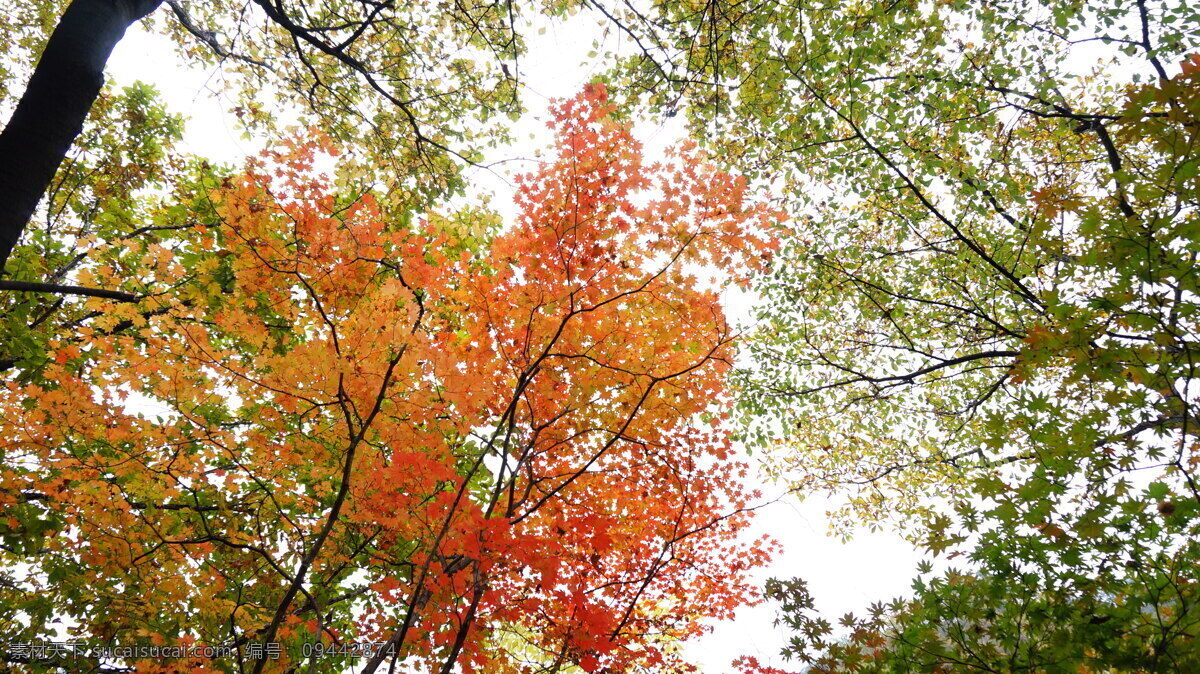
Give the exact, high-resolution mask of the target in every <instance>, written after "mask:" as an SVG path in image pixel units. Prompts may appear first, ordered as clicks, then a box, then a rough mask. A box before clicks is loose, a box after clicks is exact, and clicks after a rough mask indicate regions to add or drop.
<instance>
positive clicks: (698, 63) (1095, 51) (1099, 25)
mask: <svg viewBox="0 0 1200 674" xmlns="http://www.w3.org/2000/svg"><path fill="white" fill-rule="evenodd" d="M643 18H645V19H646V21H647V22H649V23H650V24H652V25H656V26H659V27H660V28H663V29H664V32H663V33H662V38H663V40H664V42H663V43H662V45H661V46H655V47H648V48H647V49H646V50H645V52H644V53H643V54H642V55H641V56H640V57H639V58H638V59H637V60H635V62H633V63H631V68H630V70H629V74H627V75H626V77H625V81H627V82H629V83H630V84H631V85H640V86H641V88H642V89H644V90H648V91H650V92H651V94H650V98H649V99H648V100H649V102H650V103H651V104H652V105H656V106H660V107H674V106H678V105H684V104H689V103H690V107H689V108H688V110H689V113H690V115H691V119H692V122H693V126H694V128H695V129H696V132H697V133H707V135H706V137H707V138H708V139H709V140H710V142H711V143H712V144H713V145H714V146H717V147H720V148H722V149H723V150H724V153H725V155H724V156H725V158H726V160H727V161H729V162H730V163H731V164H734V165H738V166H740V167H743V168H744V169H746V170H748V171H751V172H752V173H754V174H755V175H759V176H762V177H763V178H764V179H769V180H771V181H772V184H773V186H775V187H776V188H778V189H781V190H782V191H783V192H784V193H786V194H788V195H790V197H791V200H792V204H793V206H792V209H793V210H794V212H795V213H796V216H797V217H796V219H795V220H794V222H795V227H794V230H793V233H792V234H791V236H790V237H789V238H788V239H787V240H786V241H785V243H784V247H783V249H782V251H781V254H780V256H779V257H778V258H777V265H776V267H775V270H774V272H773V273H772V275H771V276H770V277H769V279H767V280H766V281H765V282H764V283H762V284H761V285H760V286H759V290H760V292H761V293H762V295H763V297H764V304H763V305H762V308H761V309H760V311H759V313H758V318H759V319H760V321H761V328H762V331H761V333H760V334H759V335H758V337H757V338H756V339H755V340H754V342H753V345H752V349H753V350H754V352H755V354H756V358H755V363H754V365H753V366H752V367H750V368H748V370H747V372H746V374H745V376H744V378H743V382H744V396H743V399H742V411H743V419H744V421H745V424H746V430H745V437H746V440H747V441H748V442H749V443H750V444H751V446H754V447H757V448H759V449H763V450H765V451H766V453H767V456H768V461H769V462H770V463H771V464H772V465H773V466H774V467H775V470H776V471H777V473H778V474H779V475H780V477H781V479H783V480H786V481H788V482H789V483H790V484H792V485H793V486H794V488H795V489H796V490H797V491H798V492H800V493H812V492H820V491H825V492H830V493H833V494H836V495H839V496H841V497H843V501H842V503H843V507H842V508H841V510H840V511H839V513H837V514H836V516H837V518H836V519H835V522H836V523H837V525H838V526H839V527H840V528H841V529H842V530H843V531H848V530H849V528H850V527H851V526H853V525H854V524H856V523H860V522H866V523H869V524H871V525H873V526H889V527H890V526H895V527H900V528H901V529H903V530H905V531H907V532H908V535H909V536H911V537H912V539H913V540H914V541H916V542H918V543H919V544H921V545H922V546H924V547H925V548H926V549H928V550H929V551H930V552H932V553H934V554H938V553H942V554H947V555H949V556H950V557H951V558H954V559H956V560H957V561H958V562H959V563H960V564H961V567H960V568H957V570H953V569H954V567H950V568H951V569H952V570H949V571H946V570H945V569H943V570H941V571H939V572H938V573H933V572H932V571H931V570H930V571H928V573H927V575H926V577H924V578H923V579H921V580H919V581H918V583H917V585H915V586H914V592H915V597H914V599H912V600H911V601H908V602H905V601H901V602H897V603H894V604H890V605H880V606H879V607H877V608H876V609H875V610H874V611H872V612H871V613H870V615H869V616H867V617H866V618H862V619H850V620H848V622H846V623H845V626H846V628H847V629H848V630H849V631H848V632H842V633H840V634H839V635H837V636H836V638H835V637H834V636H831V635H834V634H835V633H834V632H833V630H832V628H831V626H830V624H829V623H828V622H827V621H826V620H825V619H824V618H822V617H820V616H818V615H816V614H815V613H814V612H813V610H812V600H811V596H810V594H809V591H808V589H807V587H806V586H805V585H804V584H803V582H800V581H779V582H777V583H776V584H774V585H772V586H771V590H770V592H771V594H772V595H773V596H775V597H776V598H777V599H778V600H779V601H780V602H782V606H783V621H784V622H785V623H787V624H789V625H790V626H791V627H792V628H794V629H795V630H796V633H797V636H796V639H795V641H794V642H793V645H792V646H791V647H790V648H789V653H790V654H791V655H794V656H798V657H799V658H801V659H802V660H804V661H806V662H808V663H810V664H814V665H815V666H816V669H817V670H819V671H832V670H838V671H841V670H846V671H858V670H872V671H876V670H877V671H910V670H918V671H928V670H934V669H938V668H949V669H953V670H958V669H962V670H964V671H965V670H972V669H982V670H984V671H1012V670H1022V671H1052V670H1059V669H1071V670H1072V671H1074V670H1075V669H1076V668H1082V669H1081V671H1082V670H1087V671H1097V670H1103V671H1107V668H1109V667H1115V668H1117V669H1119V670H1122V671H1190V670H1191V669H1194V668H1196V667H1197V658H1198V657H1200V654H1198V651H1197V646H1196V636H1197V631H1198V630H1200V617H1198V615H1197V610H1196V601H1197V599H1198V597H1197V596H1196V593H1195V587H1196V582H1197V578H1196V575H1195V571H1196V568H1197V555H1198V554H1200V549H1198V548H1197V546H1196V543H1195V541H1196V540H1197V534H1198V533H1200V532H1198V530H1197V526H1198V515H1200V512H1198V511H1197V503H1198V498H1200V492H1198V490H1197V475H1196V471H1197V465H1198V463H1200V449H1198V445H1197V437H1198V436H1200V425H1198V424H1197V422H1198V421H1200V419H1198V418H1197V416H1196V407H1195V403H1196V391H1197V388H1196V386H1197V384H1196V378H1195V377H1196V370H1195V363H1194V361H1195V355H1196V349H1197V342H1196V335H1197V333H1198V328H1200V325H1198V324H1197V317H1198V312H1197V310H1198V308H1200V307H1198V306H1197V302H1196V300H1197V297H1198V295H1197V292H1196V291H1197V288H1196V257H1197V253H1198V252H1200V229H1197V211H1196V207H1197V166H1198V164H1197V151H1196V145H1197V140H1198V138H1200V136H1198V134H1200V122H1198V119H1197V114H1198V113H1200V108H1198V107H1197V101H1198V98H1197V93H1198V89H1197V85H1198V84H1200V82H1198V81H1197V77H1198V73H1200V60H1197V59H1200V56H1197V55H1196V53H1195V50H1196V48H1197V46H1198V45H1197V41H1198V38H1200V13H1198V12H1197V11H1196V10H1195V8H1193V7H1190V6H1187V5H1183V4H1178V3H1149V2H1136V3H1132V4H1130V3H1088V4H1086V5H1083V4H1081V3H1056V2H1003V3H984V4H976V3H956V2H947V3H923V2H899V3H894V2H889V3H838V2H833V3H798V4H796V5H792V6H788V7H777V6H771V7H770V8H766V7H753V8H751V7H749V6H747V5H745V4H730V5H728V6H724V5H721V6H714V7H712V8H711V11H707V12H703V13H698V12H692V11H691V10H690V9H689V8H687V7H682V6H681V7H675V6H674V5H668V6H664V8H663V10H662V11H661V13H660V14H659V15H652V14H648V15H646V16H644V17H643ZM681 24H682V25H683V26H686V27H687V28H686V29H679V28H677V26H679V25H681ZM666 27H671V30H670V31H666V30H665V28H666ZM677 36H683V37H685V38H686V40H687V41H686V42H685V43H681V42H679V41H678V39H679V38H678V37H677ZM672 40H674V41H672ZM683 46H687V47H689V50H688V51H686V52H683V50H682V49H681V47H683ZM673 49H674V51H672V50H673ZM676 53H686V54H687V58H686V59H678V58H670V57H671V55H672V54H676ZM676 73H680V74H676ZM705 81H707V82H708V83H709V84H708V85H704V84H703V83H704V82H705ZM680 101H682V103H681V102H680Z"/></svg>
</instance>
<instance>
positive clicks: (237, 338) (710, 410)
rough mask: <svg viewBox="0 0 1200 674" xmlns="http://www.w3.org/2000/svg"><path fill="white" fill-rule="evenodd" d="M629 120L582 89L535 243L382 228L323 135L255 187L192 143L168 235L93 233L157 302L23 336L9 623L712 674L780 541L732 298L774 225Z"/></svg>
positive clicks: (92, 261)
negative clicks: (712, 638)
mask: <svg viewBox="0 0 1200 674" xmlns="http://www.w3.org/2000/svg"><path fill="white" fill-rule="evenodd" d="M131 96H132V98H133V99H134V100H127V101H125V103H126V104H128V105H132V106H134V107H135V108H136V107H137V106H139V105H141V106H142V107H141V108H137V109H139V110H141V112H142V113H146V114H140V115H134V117H135V118H136V119H137V120H138V122H139V123H145V122H146V121H147V120H149V119H156V120H157V123H158V124H159V125H160V126H161V125H162V124H167V125H170V123H171V122H170V121H169V119H168V118H166V117H164V116H162V115H159V114H156V113H154V110H155V109H154V108H153V106H152V105H151V106H150V107H149V108H147V107H145V106H146V105H149V104H148V103H146V101H145V100H142V99H137V96H136V92H134V93H133V94H131ZM612 111H613V108H612V106H611V105H609V104H608V103H607V102H606V91H605V89H604V87H603V86H602V85H593V86H590V87H589V88H588V89H587V90H586V91H585V93H583V94H581V95H579V96H577V97H576V98H574V99H571V100H568V101H565V102H561V103H559V104H557V106H556V107H555V108H554V117H555V120H556V121H555V125H556V130H557V133H558V138H559V141H558V146H557V150H556V154H555V155H554V156H553V158H552V159H551V160H550V161H548V162H546V163H545V164H544V165H543V166H541V167H540V168H538V169H537V170H535V171H534V172H533V173H532V174H530V175H526V176H524V177H522V178H521V179H520V181H519V183H520V189H519V198H518V201H519V206H520V209H521V215H520V217H519V218H518V220H517V222H515V223H511V224H510V225H509V226H507V227H501V226H500V225H499V223H498V222H496V219H495V218H494V216H489V215H488V214H486V213H481V212H477V211H471V210H467V211H463V212H460V213H456V214H450V215H439V214H433V213H427V214H426V215H423V216H421V217H414V216H411V215H410V216H409V217H407V218H396V219H388V218H385V217H384V215H385V210H384V208H383V206H381V204H380V202H379V201H378V200H376V199H375V198H374V197H373V195H372V194H371V193H369V192H367V191H363V190H357V189H353V187H354V186H355V182H354V180H353V179H352V175H353V171H351V173H350V174H349V175H348V174H347V173H345V171H344V168H343V167H342V166H341V165H338V164H332V165H333V166H334V167H333V168H328V169H321V168H318V167H320V166H329V165H331V162H333V160H332V159H331V157H332V156H334V155H336V154H337V150H336V145H335V144H333V143H332V142H331V141H329V140H328V139H327V138H326V137H325V136H322V135H319V134H318V135H315V136H313V137H309V138H300V137H296V138H293V139H291V140H289V141H287V142H285V143H283V144H282V145H281V146H279V147H277V148H276V149H274V150H270V151H268V152H266V153H264V155H263V156H261V157H260V158H258V159H257V160H255V161H253V162H252V163H251V166H250V167H249V168H248V169H247V170H246V171H245V172H243V173H240V174H235V175H224V174H222V173H221V172H220V171H218V170H217V169H213V168H212V167H209V166H208V165H207V164H204V163H202V162H191V163H189V162H184V161H182V160H180V161H175V160H172V159H171V158H170V157H171V151H170V148H169V147H164V148H163V152H162V155H161V156H160V157H159V158H158V159H159V161H158V162H157V163H158V164H161V165H163V166H164V168H163V169H162V174H161V175H159V173H158V172H157V171H156V170H148V174H150V175H148V176H145V178H146V180H147V181H149V183H150V184H154V181H155V180H157V179H160V178H162V175H167V174H170V176H172V177H171V179H170V181H169V184H170V185H172V186H173V187H174V190H175V191H174V192H173V193H166V194H161V193H160V194H159V195H158V196H157V197H156V198H155V199H145V198H143V199H140V200H136V203H137V204H138V207H139V208H141V209H143V212H142V213H141V217H143V218H144V219H145V220H147V221H149V222H155V223H161V224H160V225H158V226H157V227H155V228H154V230H153V231H150V232H143V233H141V234H139V235H138V236H137V237H130V238H127V239H117V240H112V241H104V240H97V239H95V237H94V236H92V237H91V238H89V237H88V235H87V234H83V235H81V236H80V237H79V240H78V241H67V242H66V243H65V244H63V245H64V246H75V247H76V248H78V249H79V250H80V251H81V254H82V255H83V257H84V259H83V260H82V261H81V262H79V263H78V264H77V265H76V266H75V267H74V268H73V271H72V278H73V280H75V281H76V282H78V283H81V284H83V285H84V286H88V287H93V286H94V287H101V288H108V289H112V292H113V293H117V294H124V295H127V296H123V297H117V298H112V297H109V298H105V297H91V298H87V299H83V300H78V301H73V302H71V303H70V304H77V305H81V307H82V308H80V309H71V307H65V308H64V309H63V310H76V311H80V312H84V313H83V316H82V317H81V318H80V319H78V323H77V324H76V325H75V326H74V329H73V330H72V331H70V332H65V331H63V330H61V329H50V328H47V326H46V324H45V323H41V324H39V323H38V321H33V322H32V323H33V327H31V326H30V322H29V321H28V320H27V318H28V316H27V315H26V314H25V313H23V312H22V311H19V310H18V311H10V312H7V313H5V315H4V318H3V323H4V329H5V330H6V331H7V333H6V334H7V335H9V337H8V339H9V340H13V341H17V342H21V343H24V344H26V345H27V348H26V350H25V352H23V353H21V354H18V355H17V356H16V357H14V358H11V359H10V360H11V361H12V362H11V363H10V365H9V372H10V374H11V375H12V376H11V377H10V378H9V380H8V381H7V382H6V385H5V387H4V388H3V390H2V391H0V420H2V421H0V429H2V430H0V443H2V444H0V451H2V452H3V456H4V465H3V468H2V469H0V500H2V501H3V502H4V504H5V519H4V521H3V522H0V538H2V540H3V546H2V548H0V559H3V581H4V582H3V583H0V625H3V627H4V630H5V632H6V634H7V635H8V638H9V639H10V640H11V641H13V642H19V641H35V640H39V639H43V640H44V639H51V638H53V637H55V636H58V637H59V638H60V639H61V638H62V637H64V636H65V637H66V638H68V639H70V640H74V641H76V642H77V644H79V645H80V646H86V647H89V648H95V647H102V646H105V645H113V644H119V645H122V646H136V645H143V646H147V647H148V646H152V645H163V646H211V647H227V648H230V649H232V651H233V654H232V655H229V656H224V657H213V658H201V657H195V658H192V659H183V660H170V661H164V660H161V659H154V658H146V659H139V658H137V657H129V658H126V659H125V663H126V664H127V665H129V666H132V667H136V668H137V669H138V671H181V670H187V671H198V670H200V669H201V668H207V669H214V670H219V671H255V672H258V671H266V670H270V671H293V670H294V669H296V668H298V667H302V666H310V667H319V668H321V670H322V671H333V670H337V669H339V668H343V667H349V666H354V665H355V663H357V665H358V666H361V667H363V671H374V670H375V669H376V668H377V667H379V666H380V665H381V664H383V663H384V662H385V661H387V660H388V659H389V657H391V658H393V660H394V661H403V662H404V663H405V666H407V667H417V668H420V669H421V670H422V671H424V670H428V671H442V672H449V671H487V672H533V671H543V672H549V671H571V670H573V669H574V670H581V671H588V672H600V671H605V672H631V671H675V670H681V669H686V668H687V666H686V663H684V662H683V660H682V659H681V656H680V654H679V652H678V649H677V646H676V644H677V642H678V641H679V640H682V639H686V638H688V637H691V636H694V635H697V634H699V633H701V632H702V631H703V630H704V629H705V627H704V624H703V622H702V621H703V620H704V619H709V618H717V619H720V618H725V617H728V616H730V615H731V613H732V611H733V609H734V608H736V607H738V606H741V605H744V604H746V603H748V602H752V601H754V597H755V595H756V593H755V591H754V590H753V588H752V587H751V586H750V584H749V581H748V579H747V573H748V572H749V571H750V570H751V569H753V568H755V567H758V566H760V565H762V564H763V563H764V561H765V560H766V559H767V557H768V555H769V553H770V548H771V544H770V543H769V542H768V541H765V540H758V541H745V540H742V539H741V538H739V533H740V532H742V531H743V529H744V528H745V526H746V524H747V522H748V519H749V517H750V508H751V506H752V504H751V499H752V498H753V496H754V495H753V494H752V493H750V492H748V491H747V490H746V489H745V488H744V487H743V486H742V485H741V482H740V480H739V479H738V475H739V474H742V473H743V472H744V470H745V466H744V465H743V464H741V463H740V462H739V461H738V460H737V459H736V458H735V457H734V456H733V453H732V448H731V439H730V435H729V428H728V426H727V424H726V423H725V418H726V417H727V416H728V413H727V409H726V408H727V406H728V404H729V402H730V393H729V391H728V389H727V376H728V373H729V371H730V368H731V359H732V356H733V348H734V339H735V335H734V334H733V331H732V329H731V327H730V325H729V324H728V322H727V321H726V318H725V316H724V312H723V309H722V307H721V300H720V287H721V286H722V285H724V284H729V283H734V284H741V285H745V284H746V283H748V280H749V276H750V275H751V274H752V273H754V272H756V271H758V270H761V269H763V268H765V266H766V265H767V264H768V262H769V259H770V256H771V252H772V250H773V248H774V246H775V244H774V241H773V239H772V234H771V232H772V231H773V228H774V226H775V223H776V222H777V221H778V219H779V217H780V216H779V214H778V213H776V212H774V211H772V210H770V209H768V208H766V207H765V206H763V205H754V204H751V203H750V201H749V198H748V195H747V186H746V181H745V179H743V178H735V177H732V176H730V175H728V174H725V173H721V172H719V171H717V170H715V169H713V168H712V167H711V165H710V164H708V163H707V162H706V161H705V159H704V156H703V154H702V153H700V152H699V151H698V150H696V149H695V148H693V147H687V146H685V147H683V148H681V149H678V150H676V151H674V152H673V153H672V154H671V155H670V156H669V157H668V158H667V159H666V160H665V161H664V162H660V163H655V164H649V165H648V164H646V163H644V162H643V160H642V157H641V153H640V146H639V145H638V143H636V142H635V141H634V140H633V139H632V137H631V135H630V132H629V128H628V126H627V125H626V124H623V123H620V122H618V121H616V120H615V119H614V118H613V115H612ZM151 126H153V125H151ZM100 160H101V161H102V160H103V158H101V159H100ZM150 164H151V165H154V164H155V162H151V163H150ZM156 176H157V177H156ZM162 179H163V180H165V178H162ZM117 192H118V193H117V194H116V195H115V196H114V202H113V203H117V204H119V203H121V201H120V200H121V193H120V190H118V191H117ZM160 192H162V191H161V190H160ZM391 212H392V213H395V212H396V211H391ZM417 212H420V211H417ZM46 238H47V240H48V241H50V240H53V239H54V236H53V235H52V233H47V234H46ZM73 238H74V237H71V236H70V235H69V234H63V233H59V234H58V239H57V240H58V241H60V242H62V241H65V240H68V239H73ZM56 254H57V255H69V254H70V253H68V252H65V251H64V252H61V253H56ZM45 257H47V259H50V258H53V257H54V256H53V255H51V256H45ZM705 270H708V271H705ZM698 275H699V276H698ZM123 300H130V301H123ZM14 336H15V337H14ZM39 346H40V348H39ZM39 351H40V352H41V356H40V357H39V355H38V353H39ZM270 642H279V643H281V644H282V645H283V655H282V657H281V658H280V659H279V660H271V659H255V658H252V657H251V656H250V652H251V651H250V649H251V646H252V645H254V644H263V643H270ZM361 642H376V643H386V644H387V645H388V646H389V647H390V648H391V649H394V650H388V649H379V650H378V651H377V652H375V653H368V654H362V653H359V655H363V656H364V658H365V659H358V660H355V659H354V657H353V655H354V654H352V653H345V652H343V653H341V654H340V655H339V654H337V649H336V647H337V646H338V645H343V646H344V645H346V644H350V643H361ZM316 645H322V646H323V647H329V648H330V649H331V651H332V652H333V653H334V654H333V655H331V654H329V653H326V654H325V655H324V656H323V657H320V658H318V657H317V653H318V651H317V650H316V649H315V648H314V647H315V646H316ZM306 656H307V657H306ZM4 657H6V658H7V659H8V661H9V662H17V663H25V664H26V665H28V666H31V667H33V668H35V669H37V668H43V669H52V668H54V667H57V666H68V667H72V668H77V667H80V666H84V665H90V666H97V665H99V664H101V663H100V662H99V661H98V660H97V659H96V658H95V657H94V655H84V656H82V659H81V660H75V661H72V662H66V661H65V660H64V657H65V656H62V655H59V656H55V657H51V658H48V659H46V660H43V661H36V659H33V658H31V657H30V656H29V655H28V654H24V655H21V654H14V653H12V652H7V653H4ZM306 661H307V662H306ZM394 664H395V662H393V666H394Z"/></svg>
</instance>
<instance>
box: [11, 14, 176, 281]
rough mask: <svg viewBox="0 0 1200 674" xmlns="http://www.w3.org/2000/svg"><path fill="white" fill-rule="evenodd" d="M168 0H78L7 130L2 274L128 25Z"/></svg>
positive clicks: (53, 36)
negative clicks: (164, 0) (110, 56)
mask: <svg viewBox="0 0 1200 674" xmlns="http://www.w3.org/2000/svg"><path fill="white" fill-rule="evenodd" d="M162 1H163V0H73V2H71V4H70V6H68V7H67V11H66V12H64V13H63V16H62V19H60V20H59V22H58V26H56V27H55V28H54V33H53V34H51V35H50V41H49V42H47V43H46V50H45V51H44V52H43V53H42V58H41V60H40V61H38V64H37V68H35V69H34V71H33V76H32V77H31V78H30V79H29V86H28V87H27V88H26V90H25V94H24V95H23V96H22V97H21V100H20V101H19V102H18V104H17V109H16V111H15V112H13V116H12V119H10V120H9V122H8V125H7V126H5V127H4V132H3V133H0V274H2V273H3V271H4V265H5V263H7V262H8V256H9V254H10V253H12V249H13V246H15V245H16V243H17V239H18V238H20V236H21V232H22V231H23V230H24V229H25V225H26V224H27V223H28V222H29V218H30V217H31V216H32V215H33V211H34V209H35V208H37V205H38V202H39V201H41V199H42V195H43V194H45V192H46V189H47V188H48V187H49V186H50V181H51V180H53V178H54V173H55V172H56V171H57V170H58V166H59V164H61V163H62V160H63V157H65V156H66V154H67V151H68V150H69V149H70V148H71V143H73V142H74V141H75V137H76V136H78V135H79V132H80V131H81V130H82V129H83V120H84V118H85V117H86V116H87V113H88V110H90V109H91V107H92V103H93V102H95V100H96V96H97V95H98V94H99V93H100V87H101V86H103V84H104V64H105V63H106V62H107V61H108V57H109V55H110V54H112V50H113V47H115V46H116V44H117V42H118V41H120V39H121V38H122V37H123V36H124V35H125V29H127V28H128V27H129V26H130V25H132V24H133V23H135V22H136V21H138V20H140V19H141V18H142V17H144V16H146V15H147V14H149V13H150V12H152V11H154V9H155V8H156V7H158V6H159V5H160V4H161V3H162Z"/></svg>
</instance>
